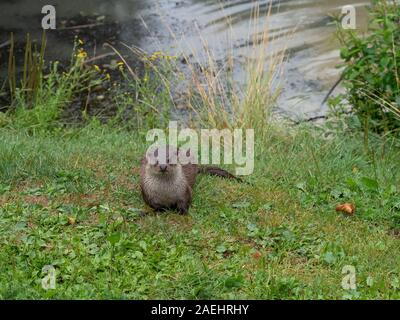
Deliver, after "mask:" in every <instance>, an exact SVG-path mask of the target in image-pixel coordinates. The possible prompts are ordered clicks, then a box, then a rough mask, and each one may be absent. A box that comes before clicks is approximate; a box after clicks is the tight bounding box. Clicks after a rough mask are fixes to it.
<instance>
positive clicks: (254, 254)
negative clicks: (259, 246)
mask: <svg viewBox="0 0 400 320" xmlns="http://www.w3.org/2000/svg"><path fill="white" fill-rule="evenodd" d="M253 258H254V259H256V260H257V259H260V258H261V253H260V252H259V251H256V252H254V253H253Z"/></svg>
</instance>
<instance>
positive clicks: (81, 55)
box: [76, 49, 87, 59]
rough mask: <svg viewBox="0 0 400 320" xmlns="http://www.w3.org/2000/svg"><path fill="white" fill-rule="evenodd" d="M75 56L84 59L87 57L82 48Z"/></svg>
mask: <svg viewBox="0 0 400 320" xmlns="http://www.w3.org/2000/svg"><path fill="white" fill-rule="evenodd" d="M76 56H77V58H78V59H85V58H86V57H87V52H86V51H85V50H83V49H79V50H78V54H77V55H76Z"/></svg>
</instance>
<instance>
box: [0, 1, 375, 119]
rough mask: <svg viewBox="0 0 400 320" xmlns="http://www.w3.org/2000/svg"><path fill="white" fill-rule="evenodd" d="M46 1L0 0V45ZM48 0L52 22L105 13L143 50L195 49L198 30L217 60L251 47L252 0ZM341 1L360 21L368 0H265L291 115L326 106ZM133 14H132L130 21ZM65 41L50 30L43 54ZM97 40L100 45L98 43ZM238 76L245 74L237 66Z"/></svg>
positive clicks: (33, 20)
mask: <svg viewBox="0 0 400 320" xmlns="http://www.w3.org/2000/svg"><path fill="white" fill-rule="evenodd" d="M45 4H48V1H47V0H44V1H41V0H35V1H32V0H19V1H12V0H9V1H7V0H2V1H1V2H0V44H1V43H2V42H4V41H5V40H7V39H8V34H9V31H14V32H15V33H16V34H17V36H18V35H19V36H20V37H21V36H22V35H23V34H25V33H26V32H30V33H33V34H36V35H38V34H40V20H41V17H42V15H41V14H40V12H41V8H42V6H43V5H45ZM52 4H54V5H55V6H56V9H57V16H58V17H59V20H58V23H60V20H62V19H66V18H69V17H76V16H77V15H85V14H95V15H105V16H107V17H111V18H112V19H113V20H115V21H118V22H119V23H120V24H121V25H122V26H125V27H124V28H122V29H121V31H120V32H119V33H118V34H117V35H116V41H119V40H120V41H123V42H125V43H127V44H135V45H138V46H140V47H142V48H143V49H145V50H147V51H154V50H162V51H166V52H169V53H171V54H174V53H176V52H178V51H179V50H181V49H183V50H185V51H187V52H198V51H201V50H202V45H201V41H200V38H199V35H201V37H202V38H203V41H205V42H207V43H208V45H209V46H210V48H211V51H212V52H213V53H214V55H215V57H216V59H221V60H224V59H225V58H226V55H227V52H228V51H229V50H230V48H232V47H233V48H235V49H234V55H235V58H236V59H237V60H240V61H244V59H245V58H246V57H249V56H250V55H251V54H252V52H250V51H249V49H248V47H247V46H246V40H247V39H249V31H251V30H250V28H249V21H250V18H251V12H252V9H253V7H254V1H251V0H231V1H228V0H225V1H224V0H174V1H172V0H118V1H117V0H115V1H107V0H92V1H81V0H69V1H61V0H55V1H52ZM259 4H260V6H261V13H266V11H267V10H268V6H269V4H270V1H268V0H267V1H259ZM348 4H353V5H355V6H356V8H357V27H358V28H359V29H362V28H364V26H365V20H366V19H365V18H366V11H365V5H367V4H369V1H359V0H358V1H351V3H349V1H348V0H334V1H332V0H280V1H278V0H277V1H272V14H271V16H270V18H269V19H270V20H269V21H270V33H271V36H272V37H273V38H274V41H273V49H274V50H280V49H282V48H287V50H288V52H289V60H288V61H287V62H286V63H285V67H284V78H283V81H282V89H283V92H282V95H281V97H280V98H279V101H278V109H279V110H280V112H282V113H285V114H288V115H290V116H292V117H293V116H295V117H296V116H300V117H309V116H314V115H318V114H320V113H324V112H325V110H326V107H322V108H321V106H320V103H321V101H322V100H323V98H324V96H325V94H326V93H327V91H329V89H330V87H331V86H332V84H333V83H334V82H335V81H336V80H337V78H338V76H339V71H338V69H337V68H335V66H336V65H337V64H338V62H340V59H339V50H338V49H339V44H338V43H337V41H336V40H335V37H334V32H335V25H334V24H333V22H332V19H330V18H329V15H330V14H335V13H339V12H340V10H341V8H342V7H343V6H344V5H348ZM227 18H229V19H227ZM140 19H143V21H145V22H146V27H141V28H138V27H137V25H138V23H139V21H140ZM132 21H136V22H135V24H132ZM228 21H229V22H230V23H229V24H228ZM138 29H141V31H140V32H138ZM291 30H295V31H294V33H293V34H292V35H291V36H289V37H288V36H282V34H283V33H285V32H287V31H291ZM170 31H172V33H174V34H175V36H176V38H177V39H176V40H174V39H173V38H172V37H171V33H170ZM105 40H108V39H105ZM70 42H71V40H70V39H68V38H65V39H64V38H62V37H60V36H54V35H53V34H52V33H51V32H50V33H49V43H50V46H49V47H50V49H49V50H50V54H53V56H56V57H57V56H62V55H65V54H66V53H67V52H68V50H66V48H68V47H69V46H70ZM96 46H98V47H99V48H101V44H100V43H98V44H96ZM99 50H100V49H99ZM237 76H238V77H239V78H243V77H244V75H243V74H240V73H239V74H238V75H237ZM239 80H241V79H239Z"/></svg>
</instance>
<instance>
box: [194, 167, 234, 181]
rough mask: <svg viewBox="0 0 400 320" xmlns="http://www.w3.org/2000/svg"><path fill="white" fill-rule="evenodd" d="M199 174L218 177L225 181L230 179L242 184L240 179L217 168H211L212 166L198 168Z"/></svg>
mask: <svg viewBox="0 0 400 320" xmlns="http://www.w3.org/2000/svg"><path fill="white" fill-rule="evenodd" d="M199 173H206V174H209V175H212V176H218V177H222V178H226V179H232V180H236V181H239V182H242V179H240V178H238V177H236V176H234V175H233V174H231V173H229V172H228V171H226V170H224V169H221V168H218V167H213V166H199Z"/></svg>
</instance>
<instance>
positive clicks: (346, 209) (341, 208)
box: [336, 203, 356, 216]
mask: <svg viewBox="0 0 400 320" xmlns="http://www.w3.org/2000/svg"><path fill="white" fill-rule="evenodd" d="M336 211H338V212H343V213H344V214H347V215H349V216H352V215H354V213H355V212H356V206H355V205H354V204H352V203H344V204H340V205H338V206H336Z"/></svg>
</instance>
